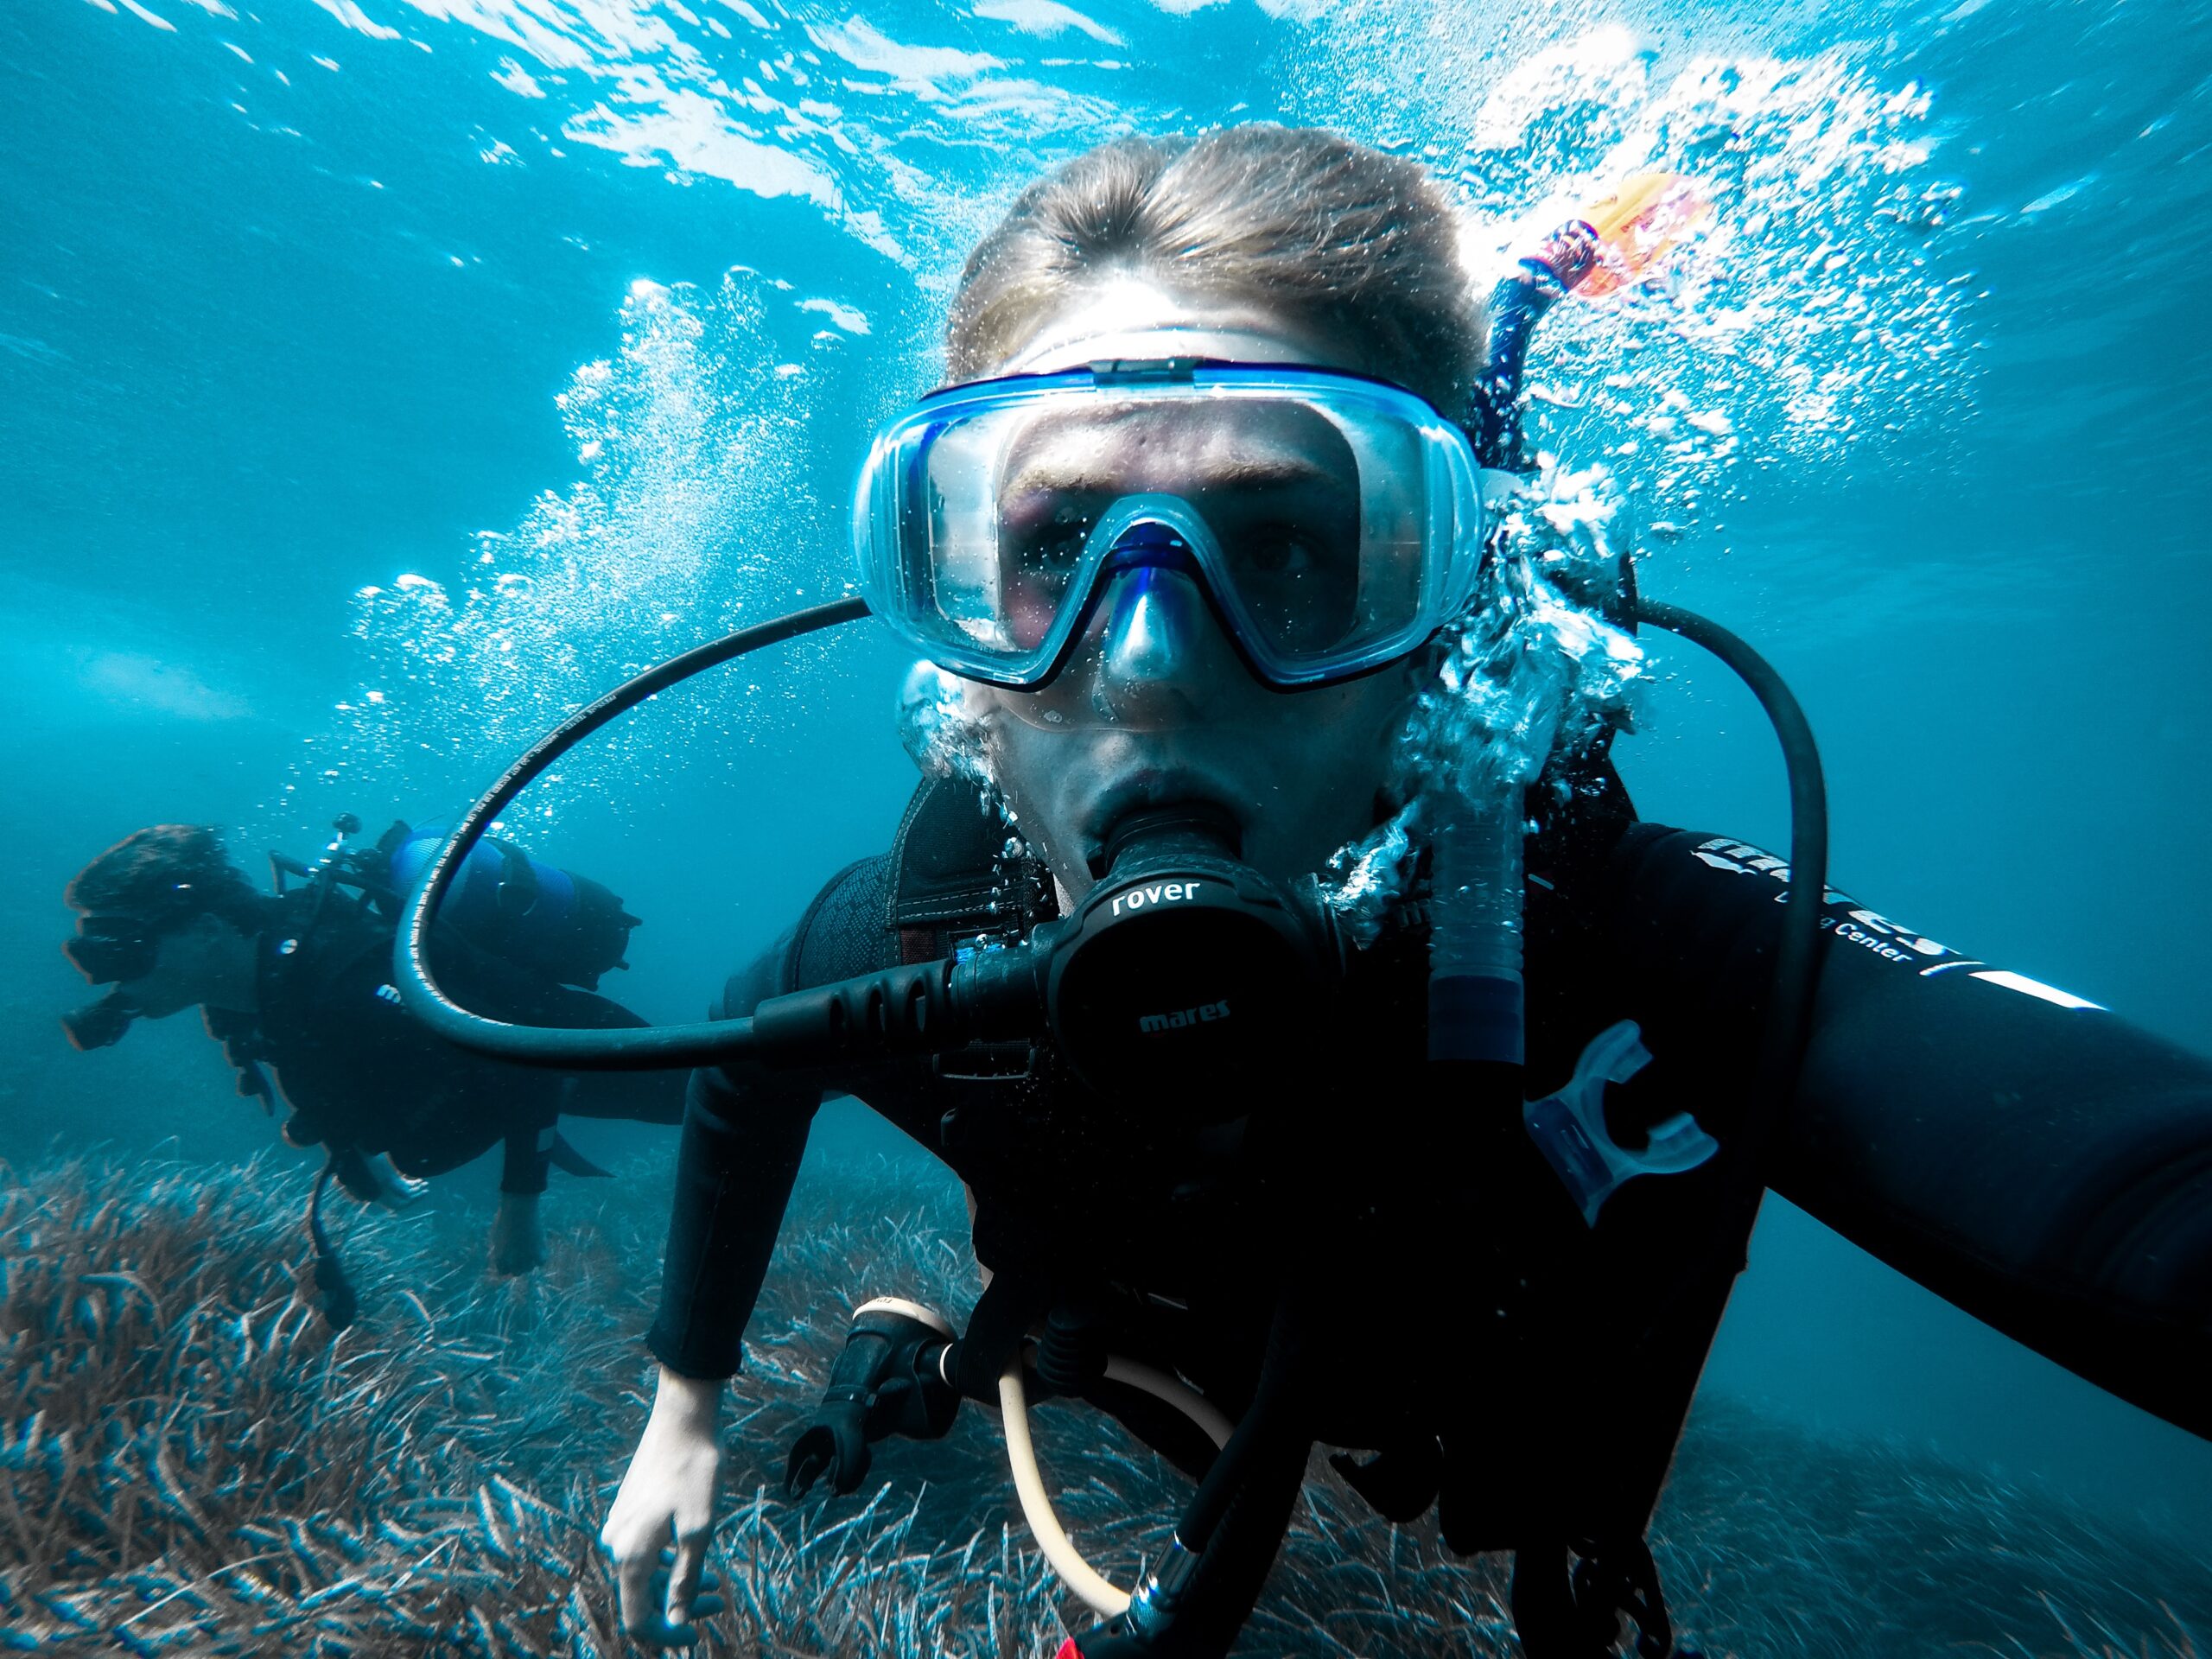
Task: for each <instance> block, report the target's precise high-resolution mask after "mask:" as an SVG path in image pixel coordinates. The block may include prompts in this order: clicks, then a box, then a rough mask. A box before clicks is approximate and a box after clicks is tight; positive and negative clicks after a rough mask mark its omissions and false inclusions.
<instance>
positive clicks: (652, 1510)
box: [600, 952, 820, 1646]
mask: <svg viewBox="0 0 2212 1659" xmlns="http://www.w3.org/2000/svg"><path fill="white" fill-rule="evenodd" d="M775 954H776V953H773V952H772V953H771V958H772V957H774V955H775ZM749 980H757V981H759V982H760V983H758V984H748V981H749ZM773 981H774V972H773V969H772V963H771V959H770V958H764V960H763V964H762V965H761V966H760V968H759V969H757V970H756V972H755V973H754V974H753V975H750V976H747V975H741V976H739V977H738V978H737V979H735V980H733V981H732V982H731V983H730V986H729V988H728V990H727V991H726V992H725V994H724V996H723V999H722V1001H721V1004H720V1005H719V1006H718V1007H717V1009H716V1011H715V1013H716V1017H718V1018H719V1017H722V1016H723V1015H726V1014H743V1013H746V1012H747V1011H749V1010H750V1008H751V1007H752V1006H753V1002H754V1001H758V1000H759V997H760V995H762V994H764V992H765V989H766V988H769V987H771V986H772V983H773ZM819 1096H820V1091H819V1090H818V1089H808V1088H804V1087H802V1086H794V1085H791V1084H782V1085H781V1086H778V1085H776V1084H773V1083H771V1082H766V1081H761V1082H760V1083H758V1084H755V1083H754V1082H753V1081H750V1080H747V1081H741V1080H739V1079H737V1078H734V1077H731V1076H730V1075H729V1074H728V1072H726V1071H718V1070H717V1071H696V1072H694V1073H693V1074H692V1077H691V1083H690V1096H689V1101H688V1103H687V1105H686V1108H685V1110H684V1115H683V1141H682V1143H681V1145H680V1147H678V1150H677V1163H676V1196H675V1205H674V1208H673V1210H672V1211H671V1215H670V1217H669V1230H668V1251H667V1255H666V1256H665V1258H664V1264H663V1268H662V1274H661V1301H660V1311H659V1314H658V1317H657V1318H656V1319H654V1321H653V1327H652V1332H650V1333H649V1334H648V1336H647V1338H646V1342H647V1344H648V1345H649V1346H650V1347H651V1348H652V1352H653V1355H654V1357H656V1358H657V1359H658V1360H659V1361H660V1378H659V1382H658V1385H657V1387H656V1388H655V1390H654V1395H653V1408H652V1415H651V1417H650V1418H648V1420H647V1421H646V1423H645V1433H644V1434H643V1435H642V1436H640V1437H639V1441H638V1449H637V1451H636V1452H635V1453H633V1454H632V1458H631V1459H630V1467H629V1471H628V1472H627V1473H626V1474H625V1475H624V1476H623V1478H622V1487H621V1490H620V1491H619V1492H617V1493H616V1495H615V1498H614V1504H613V1509H612V1510H609V1512H608V1514H607V1525H606V1527H605V1529H603V1530H602V1531H601V1534H600V1541H601V1543H602V1544H603V1545H604V1546H605V1547H606V1548H607V1550H608V1551H609V1552H611V1553H612V1554H613V1557H614V1563H615V1573H616V1578H617V1580H618V1582H619V1583H620V1590H621V1602H622V1625H623V1628H624V1629H625V1630H627V1631H629V1632H630V1634H631V1635H632V1637H636V1638H637V1639H638V1640H639V1641H640V1642H644V1643H649V1644H652V1645H657V1646H683V1645H688V1644H690V1643H693V1642H695V1641H696V1640H697V1639H698V1631H697V1630H696V1626H695V1625H694V1624H693V1622H692V1621H693V1620H694V1619H695V1618H699V1617H702V1616H703V1615H704V1614H705V1613H706V1612H708V1611H712V1610H711V1607H710V1606H709V1605H708V1604H707V1603H706V1602H704V1601H702V1600H698V1599H696V1592H697V1590H698V1588H699V1586H700V1583H701V1572H702V1567H703V1565H704V1562H705V1560H706V1548H707V1539H708V1537H709V1535H710V1534H711V1532H712V1531H713V1528H714V1521H715V1477H716V1474H717V1472H718V1471H719V1469H720V1467H721V1448H720V1446H719V1444H718V1442H717V1440H716V1426H717V1422H718V1421H719V1418H720V1415H721V1396H722V1388H723V1384H724V1383H725V1382H726V1381H727V1380H728V1378H729V1377H730V1376H734V1374H735V1373H736V1371H737V1369H738V1363H739V1361H740V1359H741V1357H742V1353H743V1344H742V1338H743V1337H744V1333H745V1326H746V1322H747V1320H748V1319H750V1318H751V1317H752V1314H753V1302H754V1300H756V1299H757V1298H758V1297H759V1295H760V1283H761V1281H762V1280H763V1279H764V1278H766V1275H767V1271H768V1258H769V1255H770V1254H771V1252H772V1251H773V1249H775V1243H776V1235H777V1233H778V1232H779V1230H781V1229H782V1226H783V1219H784V1211H785V1206H786V1205H789V1204H790V1202H791V1185H792V1183H793V1182H794V1181H795V1180H796V1179H798V1166H799V1160H800V1159H801V1158H802V1157H803V1156H804V1154H805V1151H806V1137H807V1131H808V1128H810V1125H811V1124H812V1122H813V1118H814V1109H815V1106H816V1105H817V1103H818V1100H819ZM667 1548H672V1550H673V1554H672V1557H671V1564H670V1567H669V1569H668V1571H669V1577H668V1583H667V1589H666V1592H665V1593H664V1594H663V1595H660V1596H658V1597H656V1596H655V1595H654V1593H653V1586H654V1581H655V1574H656V1572H657V1571H658V1568H659V1567H660V1562H661V1557H662V1553H663V1551H664V1549H667Z"/></svg>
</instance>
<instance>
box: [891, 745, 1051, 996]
mask: <svg viewBox="0 0 2212 1659" xmlns="http://www.w3.org/2000/svg"><path fill="white" fill-rule="evenodd" d="M1008 839H1009V836H1008V831H1007V826H1006V824H1005V823H1004V821H1003V820H1002V819H1001V818H1000V817H999V815H998V814H997V813H996V812H995V811H994V810H992V809H991V808H990V806H989V805H988V804H987V803H986V802H985V801H984V799H983V798H982V796H981V794H979V793H978V791H976V788H975V786H974V785H971V784H969V783H967V782H965V781H964V780H963V779H957V778H930V779H924V780H923V783H922V786H921V787H920V788H919V789H918V790H916V791H914V798H913V799H912V800H911V801H909V802H908V803H907V804H906V816H905V817H903V818H901V819H900V821H899V834H898V836H897V837H896V839H894V840H893V842H892V843H891V860H890V874H891V880H890V888H889V892H888V893H887V903H886V909H885V913H884V925H886V926H887V927H888V928H889V929H891V930H892V931H893V932H894V933H895V934H896V935H897V936H898V939H899V959H900V960H901V961H903V962H909V963H912V962H927V961H929V960H930V959H931V958H932V957H938V956H942V955H943V954H944V951H945V950H946V948H947V947H948V945H949V944H950V941H951V940H952V939H953V938H957V937H958V936H960V935H962V934H969V933H991V932H1001V931H1013V932H1026V931H1028V929H1029V928H1031V927H1033V926H1034V925H1036V924H1037V923H1038V922H1039V921H1042V920H1044V919H1045V918H1047V917H1049V916H1051V915H1052V914H1054V913H1055V906H1053V904H1052V883H1051V880H1049V878H1047V877H1046V874H1045V871H1044V867H1043V866H1042V865H1041V864H1039V862H1038V861H1036V860H1035V859H1033V858H1030V857H1028V856H1027V855H1008V853H1007V842H1008Z"/></svg>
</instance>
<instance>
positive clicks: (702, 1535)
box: [668, 1526, 714, 1624]
mask: <svg viewBox="0 0 2212 1659" xmlns="http://www.w3.org/2000/svg"><path fill="white" fill-rule="evenodd" d="M713 1530H714V1529H713V1528H712V1527H711V1526H704V1527H701V1528H699V1529H696V1531H691V1532H679V1533H677V1535H676V1565H675V1566H673V1567H671V1568H670V1569H669V1573H668V1622H669V1623H670V1624H690V1622H691V1611H692V1610H691V1604H692V1603H693V1602H695V1601H696V1600H697V1599H699V1579H700V1575H701V1574H702V1573H704V1572H705V1571H706V1567H707V1540H708V1538H709V1536H710V1535H712V1533H713Z"/></svg>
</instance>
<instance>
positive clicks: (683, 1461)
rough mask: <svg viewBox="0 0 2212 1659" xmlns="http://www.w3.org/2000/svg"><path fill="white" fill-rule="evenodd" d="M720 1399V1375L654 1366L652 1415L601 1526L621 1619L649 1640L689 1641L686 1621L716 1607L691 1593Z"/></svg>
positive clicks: (696, 1579)
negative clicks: (665, 1559)
mask: <svg viewBox="0 0 2212 1659" xmlns="http://www.w3.org/2000/svg"><path fill="white" fill-rule="evenodd" d="M721 1408H722V1385H721V1383H719V1382H716V1381H713V1380H709V1379H702V1378H699V1377H690V1376H679V1375H678V1374H677V1372H674V1371H671V1370H669V1369H668V1368H667V1367H666V1366H665V1365H664V1366H662V1367H661V1372H660V1383H659V1385H658V1387H657V1388H656V1389H654V1391H653V1409H652V1416H651V1417H649V1418H648V1419H646V1421H645V1433H643V1434H642V1435H640V1436H639V1440H638V1449H637V1451H636V1452H633V1453H632V1455H631V1459H630V1467H629V1471H628V1472H627V1473H626V1474H625V1475H624V1476H623V1477H622V1489H621V1490H620V1491H618V1492H616V1493H615V1495H614V1507H613V1509H612V1510H608V1511H607V1524H606V1526H604V1527H602V1528H601V1529H600V1534H599V1541H600V1544H601V1547H602V1548H605V1549H606V1550H607V1553H608V1554H612V1555H613V1557H614V1574H615V1579H616V1581H617V1583H618V1584H619V1585H620V1587H621V1595H622V1628H623V1629H624V1630H627V1631H628V1632H629V1633H630V1634H631V1636H632V1637H634V1638H636V1639H637V1640H638V1641H639V1642H642V1643H645V1644H647V1645H648V1646H652V1647H663V1648H673V1647H689V1646H690V1644H691V1643H694V1642H696V1641H697V1640H698V1639H699V1637H700V1635H701V1632H700V1630H699V1629H698V1627H697V1626H696V1624H693V1623H692V1620H693V1619H695V1618H704V1617H705V1616H706V1615H707V1614H709V1613H711V1612H715V1611H718V1610H719V1608H720V1606H721V1603H720V1602H719V1601H717V1600H715V1599H713V1598H710V1597H707V1598H702V1597H701V1596H700V1595H699V1593H698V1592H699V1587H700V1582H701V1575H702V1571H703V1569H704V1568H705V1566H706V1561H707V1539H708V1537H709V1535H710V1534H711V1533H712V1532H713V1531H714V1525H715V1478H716V1477H717V1475H719V1474H720V1472H721V1455H722V1454H721V1440H719V1438H718V1437H717V1435H716V1433H715V1429H716V1424H717V1421H718V1420H719V1419H720V1417H721ZM671 1537H673V1538H674V1540H675V1543H676V1548H675V1551H674V1553H673V1560H672V1562H671V1566H670V1567H669V1569H668V1580H667V1588H666V1590H665V1592H663V1593H660V1594H656V1593H655V1592H656V1591H657V1590H658V1589H659V1586H658V1585H657V1584H656V1582H655V1580H656V1578H657V1577H658V1574H657V1573H655V1571H654V1569H655V1568H656V1567H658V1565H659V1564H660V1561H661V1557H662V1551H663V1548H664V1546H665V1545H666V1544H667V1543H668V1542H669V1541H670V1539H671Z"/></svg>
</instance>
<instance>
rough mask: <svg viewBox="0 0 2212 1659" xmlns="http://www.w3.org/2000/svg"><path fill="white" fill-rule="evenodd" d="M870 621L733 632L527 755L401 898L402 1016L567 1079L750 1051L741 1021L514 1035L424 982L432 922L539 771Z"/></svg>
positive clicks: (398, 975) (397, 945) (853, 603)
mask: <svg viewBox="0 0 2212 1659" xmlns="http://www.w3.org/2000/svg"><path fill="white" fill-rule="evenodd" d="M867 614H868V601H866V600H864V599H861V598H859V597H858V596H857V595H855V597H852V598H849V599H839V600H833V601H830V602H829V604H827V605H816V606H813V607H810V608H809V609H806V610H804V611H793V612H791V613H790V614H789V615H788V616H779V617H777V618H776V619H774V620H772V621H768V622H761V623H758V624H755V625H754V626H752V627H749V628H740V629H739V630H738V631H737V632H734V633H731V634H727V635H725V636H723V637H722V638H721V639H715V640H712V641H710V642H709V643H708V644H706V645H700V646H697V647H696V648H694V649H693V650H690V651H687V652H684V653H683V655H681V656H679V657H671V658H669V659H668V660H667V661H666V662H664V663H663V664H660V665H659V666H658V667H656V668H649V669H647V670H646V671H645V672H644V673H642V674H640V675H639V676H637V677H635V678H634V679H632V680H629V681H627V682H626V683H623V684H621V685H619V686H617V687H616V688H615V689H614V690H612V691H610V692H608V693H607V695H606V696H603V697H601V698H600V699H599V700H598V701H597V702H593V703H590V704H588V705H587V706H586V707H584V708H582V709H578V710H577V711H576V712H575V714H573V715H569V717H568V719H566V720H564V721H562V722H561V723H560V724H559V725H558V726H556V727H555V728H553V729H552V730H551V731H550V732H548V733H547V734H545V735H544V736H543V737H542V738H540V739H538V740H537V742H535V743H533V744H532V745H531V747H529V748H527V749H525V750H524V752H523V753H522V755H521V757H520V758H519V759H518V760H516V761H515V763H514V764H513V765H512V766H509V767H508V768H507V769H506V771H505V773H504V774H502V776H501V777H500V779H499V782H497V783H496V784H493V785H492V787H491V788H490V789H488V790H486V791H485V792H484V794H483V795H482V796H480V798H478V799H477V801H476V804H474V806H472V807H470V808H469V809H468V810H467V811H466V812H464V813H462V814H461V817H460V820H459V821H458V822H457V823H454V827H453V829H452V830H451V832H450V833H448V835H447V836H446V838H445V841H444V842H443V844H442V845H441V846H440V847H439V848H438V850H437V851H436V852H435V853H434V854H432V855H431V856H430V861H429V866H428V867H427V868H425V869H424V871H423V877H422V880H421V881H420V883H419V884H418V885H417V886H416V889H415V891H414V893H413V894H412V895H411V896H410V898H409V899H408V901H407V913H406V915H405V916H404V918H402V919H401V922H400V926H399V932H398V935H397V938H395V939H394V940H393V943H392V976H393V983H394V984H396V985H397V987H398V988H399V996H400V1001H401V1002H402V1003H404V1005H405V1007H406V1008H407V1011H408V1012H409V1013H410V1014H413V1015H414V1016H415V1017H416V1019H417V1020H421V1021H422V1022H423V1024H424V1025H426V1026H428V1027H429V1028H430V1029H431V1030H433V1031H435V1032H436V1033H438V1035H439V1036H441V1037H442V1038H444V1039H446V1040H447V1041H448V1042H449V1043H455V1044H458V1045H459V1046H461V1047H463V1048H467V1049H473V1050H474V1051H475V1052H477V1053H480V1054H491V1055H495V1056H497V1057H498V1058H500V1059H503V1060H516V1061H519V1062H521V1063H522V1064H523V1065H550V1066H559V1067H561V1068H563V1070H568V1071H663V1070H666V1071H677V1070H682V1069H685V1068H688V1067H690V1066H695V1065H705V1064H707V1063H708V1062H709V1061H715V1062H722V1061H727V1060H732V1059H735V1058H738V1057H739V1056H740V1055H741V1054H743V1053H745V1052H746V1051H747V1050H748V1049H749V1048H751V1047H752V1046H753V1021H752V1020H749V1019H739V1020H695V1021H693V1022H692V1023H690V1024H688V1025H681V1026H645V1027H638V1028H634V1029H629V1028H622V1029H616V1030H613V1031H594V1030H592V1029H590V1028H588V1027H565V1028H563V1027H545V1026H515V1025H509V1024H508V1023H506V1022H505V1020H487V1019H486V1018H484V1016H483V1015H481V1014H471V1013H470V1012H469V1011H468V1010H467V1008H464V1007H461V1004H459V1003H458V1002H456V1001H454V1000H453V999H452V998H451V997H449V996H448V995H446V994H445V992H444V991H443V990H442V989H441V988H439V985H438V982H437V981H436V980H435V978H433V977H432V976H431V974H430V964H429V944H430V928H431V925H432V924H433V923H434V922H435V920H436V919H437V913H438V905H439V902H440V901H441V900H442V899H444V897H445V896H446V889H447V888H448V887H451V886H452V885H453V880H454V876H455V875H456V874H459V873H460V870H461V866H462V865H463V864H464V863H465V862H467V858H468V855H469V854H470V852H471V851H473V850H474V848H475V846H476V843H477V842H479V841H480V840H481V839H482V838H483V835H484V832H485V830H486V829H488V828H489V827H490V826H491V823H492V820H493V819H494V818H496V817H499V814H500V813H502V812H504V811H505V810H506V809H507V807H508V805H509V804H511V803H512V801H513V800H514V798H515V797H516V796H518V795H519V794H521V793H522V791H524V789H525V788H527V787H528V786H529V785H530V784H531V782H532V781H533V780H534V779H536V778H537V775H538V774H539V773H540V772H543V771H544V770H545V768H546V767H548V766H551V765H552V764H553V762H555V761H556V760H559V759H560V758H561V757H562V756H563V755H564V754H566V753H568V752H569V750H570V749H572V748H574V747H575V746H576V745H577V744H579V743H581V742H582V741H584V739H586V738H588V737H589V736H590V735H591V734H593V733H594V732H595V731H597V730H598V729H599V728H601V727H602V726H604V725H606V724H607V723H608V722H609V721H613V720H615V719H617V718H618V717H620V715H626V714H627V713H629V711H630V710H631V709H634V708H636V707H637V706H638V705H639V703H641V702H645V700H646V699H647V698H648V697H652V696H657V695H658V694H659V693H660V692H663V691H665V690H668V689H669V687H671V686H672V685H677V684H679V683H682V682H683V681H685V680H688V679H690V677H692V676H693V675H695V674H703V673H704V672H706V671H707V670H709V669H710V668H719V667H720V666H721V664H724V663H728V662H733V661H734V660H735V659H736V658H740V657H744V656H747V655H749V654H750V653H752V652H756V651H760V650H762V649H764V648H766V646H769V645H781V644H782V643H783V642H784V641H785V640H786V639H799V638H801V637H803V636H804V635H806V634H810V633H817V632H820V631H821V630H822V629H823V628H834V627H836V626H839V625H840V624H842V623H846V622H853V621H857V620H859V619H860V618H861V617H863V616H866V615H867Z"/></svg>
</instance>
